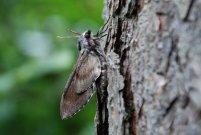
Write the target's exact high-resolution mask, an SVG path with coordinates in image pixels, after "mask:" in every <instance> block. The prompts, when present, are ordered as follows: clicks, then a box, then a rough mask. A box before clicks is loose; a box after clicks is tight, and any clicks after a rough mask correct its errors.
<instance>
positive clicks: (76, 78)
mask: <svg viewBox="0 0 201 135" xmlns="http://www.w3.org/2000/svg"><path fill="white" fill-rule="evenodd" d="M72 32H73V33H76V32H74V31H72ZM76 34H79V33H76ZM97 35H98V34H96V35H95V36H93V34H92V32H91V31H90V30H87V31H86V32H84V33H82V34H80V35H79V37H78V36H74V37H78V50H79V56H78V59H77V62H76V64H75V66H74V70H73V72H72V74H71V77H70V79H69V80H68V82H67V85H66V86H65V90H64V93H63V95H62V98H61V102H60V113H61V118H62V119H67V118H69V117H72V116H73V115H74V114H76V113H77V112H78V111H79V110H80V109H82V107H84V105H85V104H86V103H87V102H88V101H89V99H90V98H91V97H92V95H93V93H94V90H93V87H94V86H95V82H96V81H97V79H98V78H100V77H101V76H103V72H104V70H105V63H106V58H105V53H104V51H103V49H102V47H101V45H100V38H101V37H98V36H97ZM63 38H69V37H63ZM102 78H103V77H102ZM99 80H100V79H99ZM99 84H100V83H99Z"/></svg>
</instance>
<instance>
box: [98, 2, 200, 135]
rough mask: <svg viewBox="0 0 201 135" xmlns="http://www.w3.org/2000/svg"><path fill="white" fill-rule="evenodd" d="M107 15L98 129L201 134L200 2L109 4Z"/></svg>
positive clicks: (115, 133) (139, 134)
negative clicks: (104, 85)
mask: <svg viewBox="0 0 201 135" xmlns="http://www.w3.org/2000/svg"><path fill="white" fill-rule="evenodd" d="M109 16H110V21H109V22H108V31H107V33H108V35H107V37H106V39H105V41H106V43H105V51H106V55H107V62H108V67H107V68H108V70H107V76H108V86H107V89H105V91H106V92H105V93H106V94H107V95H105V97H104V98H102V100H101V99H100V100H99V101H101V102H102V104H104V105H105V109H104V110H101V108H99V107H100V104H99V105H98V111H103V112H105V113H101V114H104V116H102V117H103V118H104V120H105V121H104V122H105V123H107V125H104V123H99V125H98V126H97V127H98V130H99V131H100V130H104V131H105V132H104V135H107V134H110V135H169V134H171V135H201V0H164V1H160V0H105V9H104V17H105V20H107V18H108V17H109ZM103 96H104V94H103ZM99 103H100V102H99ZM105 114H107V115H105ZM97 121H99V119H98V118H97ZM101 126H102V127H104V129H103V128H101ZM97 134H98V135H102V134H101V132H97Z"/></svg>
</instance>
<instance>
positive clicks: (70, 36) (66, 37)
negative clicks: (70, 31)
mask: <svg viewBox="0 0 201 135" xmlns="http://www.w3.org/2000/svg"><path fill="white" fill-rule="evenodd" d="M57 37H58V38H78V37H80V36H57Z"/></svg>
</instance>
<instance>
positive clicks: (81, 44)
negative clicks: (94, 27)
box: [78, 30, 93, 51]
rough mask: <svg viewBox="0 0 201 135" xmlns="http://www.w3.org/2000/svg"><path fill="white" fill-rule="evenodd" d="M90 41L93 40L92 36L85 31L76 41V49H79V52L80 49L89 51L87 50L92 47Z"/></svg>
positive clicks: (89, 32)
mask: <svg viewBox="0 0 201 135" xmlns="http://www.w3.org/2000/svg"><path fill="white" fill-rule="evenodd" d="M92 40H93V34H92V32H91V30H87V31H85V32H84V33H82V35H81V36H80V37H79V39H78V49H79V51H80V50H81V49H89V48H91V46H92V45H93V43H91V42H92Z"/></svg>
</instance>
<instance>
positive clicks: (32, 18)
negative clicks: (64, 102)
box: [0, 0, 103, 135]
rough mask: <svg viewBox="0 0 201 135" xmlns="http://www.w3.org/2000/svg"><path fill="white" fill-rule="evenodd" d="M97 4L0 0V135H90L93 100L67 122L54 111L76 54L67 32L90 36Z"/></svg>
mask: <svg viewBox="0 0 201 135" xmlns="http://www.w3.org/2000/svg"><path fill="white" fill-rule="evenodd" d="M102 8H103V0H0V134H1V135H93V134H95V128H94V117H95V108H96V105H95V97H93V98H92V100H91V101H90V103H88V104H87V106H86V107H85V108H84V109H83V110H82V111H81V112H79V113H78V114H77V115H75V116H74V117H73V118H70V119H68V120H65V121H63V120H61V118H60V112H59V103H60V98H61V95H62V92H63V88H64V86H65V84H66V81H67V79H68V77H69V74H70V73H71V72H72V68H73V65H74V63H75V60H76V57H77V55H78V51H77V48H76V44H77V41H76V39H59V38H57V37H56V36H58V35H59V36H63V35H72V33H70V32H68V31H67V29H68V28H71V29H73V30H75V31H79V32H83V31H85V30H86V29H91V30H92V31H94V32H96V31H98V29H99V28H100V27H101V25H102V23H103V20H102Z"/></svg>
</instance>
